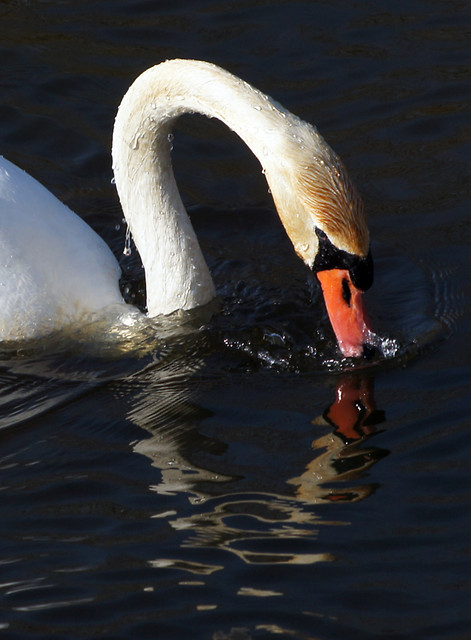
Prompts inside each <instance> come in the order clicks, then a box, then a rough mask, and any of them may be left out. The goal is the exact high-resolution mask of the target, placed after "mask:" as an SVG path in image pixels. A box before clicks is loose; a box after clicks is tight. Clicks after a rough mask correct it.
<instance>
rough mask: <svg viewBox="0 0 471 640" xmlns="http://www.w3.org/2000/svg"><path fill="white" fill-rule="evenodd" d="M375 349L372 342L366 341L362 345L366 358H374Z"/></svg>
mask: <svg viewBox="0 0 471 640" xmlns="http://www.w3.org/2000/svg"><path fill="white" fill-rule="evenodd" d="M377 351H378V350H377V348H376V347H375V346H374V345H372V344H369V343H366V344H364V345H363V357H364V358H366V359H367V360H371V358H374V356H375V355H376V353H377Z"/></svg>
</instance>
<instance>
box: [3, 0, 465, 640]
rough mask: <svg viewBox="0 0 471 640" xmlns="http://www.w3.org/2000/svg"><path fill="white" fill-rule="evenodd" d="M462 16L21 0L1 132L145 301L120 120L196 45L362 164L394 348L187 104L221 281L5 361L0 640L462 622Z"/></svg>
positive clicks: (379, 307) (191, 163)
mask: <svg viewBox="0 0 471 640" xmlns="http://www.w3.org/2000/svg"><path fill="white" fill-rule="evenodd" d="M470 28H471V20H470V17H469V12H468V10H467V5H466V3H465V4H463V3H459V2H454V1H453V2H447V3H445V2H440V1H435V2H433V1H427V2H425V1H424V2H421V1H419V0H417V1H415V0H414V1H413V2H407V3H405V2H396V3H394V4H392V3H390V2H384V1H382V2H363V3H356V4H355V3H354V4H352V3H347V2H343V1H340V0H338V1H336V2H329V3H324V2H284V1H282V0H277V1H276V0H270V1H263V2H262V1H256V0H247V1H246V2H239V3H229V4H228V3H219V2H214V1H209V0H205V1H203V2H199V3H197V6H196V5H195V3H191V2H188V1H185V0H181V1H177V2H174V3H172V4H171V5H169V4H168V3H162V2H130V1H129V0H120V1H119V2H113V3H109V2H102V1H95V2H93V3H92V2H87V1H79V2H74V3H72V2H67V1H66V2H61V3H56V2H47V1H45V2H39V1H30V2H16V1H10V2H4V3H3V4H2V6H1V8H0V35H1V37H0V57H1V61H2V64H1V65H0V78H1V84H0V87H1V90H0V96H1V98H0V116H1V117H0V122H1V127H0V141H1V145H0V152H1V153H2V154H3V155H5V156H6V157H8V158H9V159H10V160H12V161H13V162H15V163H17V164H18V165H20V166H21V167H23V168H24V169H26V170H27V171H28V172H29V173H31V174H32V175H34V176H35V177H36V178H38V179H39V180H40V181H41V182H42V183H44V184H45V185H46V186H47V187H48V188H49V189H51V190H52V191H53V192H54V193H55V194H56V195H58V197H60V198H61V200H63V201H64V202H66V203H67V204H68V205H69V206H71V207H72V208H73V209H74V210H75V211H76V212H77V213H79V214H80V215H81V216H82V217H83V218H84V219H85V220H86V221H87V222H88V223H89V224H90V225H91V226H92V227H93V228H95V229H96V230H97V231H98V232H99V233H100V234H101V235H102V236H103V237H104V238H105V240H106V241H107V242H108V243H109V245H110V246H111V248H112V249H113V251H114V252H115V254H116V256H117V257H119V260H120V262H121V265H122V268H123V272H124V278H123V287H124V289H125V293H126V296H127V298H128V299H129V300H130V301H133V302H135V303H136V304H137V305H142V303H143V299H144V298H143V279H142V271H141V268H140V264H139V259H138V256H137V254H136V252H135V251H134V252H133V253H132V254H131V256H130V257H125V256H123V254H122V252H123V247H124V244H125V225H123V222H122V214H121V211H120V208H119V204H118V201H117V197H116V193H115V188H114V185H113V184H112V172H111V161H110V137H111V131H112V124H113V119H114V114H115V111H116V108H117V105H118V104H119V101H120V99H121V97H122V95H123V93H124V92H125V90H126V88H127V87H128V86H129V84H130V83H131V81H132V80H133V79H134V78H135V77H136V76H137V75H138V74H139V73H140V72H141V71H143V70H144V69H145V68H147V67H148V66H150V65H152V64H155V63H158V62H160V61H162V60H165V59H167V58H172V57H177V56H178V57H192V58H202V59H206V60H210V61H213V62H217V63H218V64H220V65H222V66H224V67H226V68H228V69H229V70H231V71H233V72H234V73H236V74H238V75H240V76H241V77H243V78H244V79H246V80H248V81H250V82H252V83H253V84H255V85H256V86H257V87H259V88H260V89H262V90H263V91H265V92H267V93H269V94H271V95H272V96H273V97H274V98H275V99H277V100H279V101H280V102H282V104H284V105H285V106H286V107H287V108H289V109H290V110H292V111H294V112H295V113H297V114H298V115H300V116H301V117H303V118H304V119H306V120H309V121H310V122H313V123H314V124H316V125H317V126H318V127H319V129H320V131H321V132H322V133H323V134H324V135H325V137H326V138H327V140H328V141H329V143H330V144H331V145H332V146H333V147H334V148H335V150H336V151H337V152H338V153H339V154H340V156H341V157H342V158H343V159H344V161H345V163H346V164H347V166H348V167H349V170H350V172H351V174H352V176H353V177H354V179H355V182H356V184H357V186H358V188H359V190H360V191H361V193H362V195H363V196H364V199H365V202H366V206H367V210H368V214H369V223H370V228H371V234H372V238H373V244H372V246H373V252H374V255H375V259H376V282H375V285H374V287H373V289H372V290H371V291H370V292H369V293H368V306H369V309H370V312H371V316H372V319H373V322H374V324H375V327H376V328H377V330H378V332H379V333H380V334H381V336H383V338H384V341H385V342H384V344H385V345H386V344H387V345H389V350H386V352H385V354H384V357H376V358H374V359H373V360H372V361H370V362H361V363H357V364H354V363H352V362H348V361H342V360H341V359H340V357H339V355H338V353H337V351H336V349H335V344H334V342H333V338H332V334H331V331H330V328H329V326H328V321H327V317H326V313H325V311H324V309H323V306H322V304H321V300H320V296H319V291H318V287H317V285H316V283H315V282H314V281H313V280H312V278H311V277H310V275H309V273H307V272H306V270H305V269H304V267H303V265H302V264H301V263H300V262H299V261H298V259H297V258H296V256H295V255H294V253H293V251H292V248H291V246H290V244H289V241H287V239H286V237H285V235H284V231H283V230H282V228H281V225H280V223H279V221H278V219H277V217H276V214H275V213H274V208H273V203H272V201H271V197H270V194H269V193H268V190H267V186H266V183H265V181H264V178H263V176H262V174H261V171H260V167H259V166H258V163H257V161H256V160H255V159H254V158H253V157H252V156H251V154H250V152H249V151H248V150H247V149H245V147H244V146H243V145H242V143H241V142H240V141H239V140H238V139H237V138H236V137H235V136H234V135H233V134H231V133H230V132H228V131H226V130H225V129H224V127H223V126H222V125H220V124H219V123H217V122H214V121H208V120H205V119H204V118H201V117H196V116H195V117H185V118H184V119H182V121H181V122H180V123H179V126H178V128H177V130H176V132H175V139H174V152H173V153H174V160H175V166H176V175H177V180H178V183H179V186H180V188H181V191H182V196H183V199H184V201H185V203H186V205H187V206H188V208H189V210H190V214H191V217H192V220H193V223H194V225H195V228H196V230H197V233H198V237H199V239H200V241H201V245H202V247H203V250H204V252H205V255H206V257H207V260H208V263H209V265H210V267H211V269H212V272H213V274H214V278H215V282H216V286H217V290H218V294H219V297H218V302H217V304H216V305H215V306H214V307H213V308H211V309H205V310H201V311H198V312H195V313H193V314H190V316H189V317H187V318H184V319H182V318H180V319H178V322H177V320H175V322H176V323H177V324H178V323H183V324H184V325H185V329H186V330H185V331H183V332H180V331H176V330H175V326H176V325H175V324H174V323H173V324H172V323H170V324H168V323H165V322H163V323H160V324H159V323H157V324H155V323H145V322H143V323H142V324H141V323H138V324H139V327H134V329H135V330H134V329H132V328H131V329H130V330H129V331H126V332H122V331H118V330H116V331H114V332H112V333H110V331H109V327H110V324H109V322H111V319H110V318H109V317H108V318H107V319H106V322H108V324H106V322H105V321H104V320H103V319H102V318H95V319H94V320H93V324H92V325H90V326H88V327H82V328H80V329H78V330H76V331H74V332H69V333H67V334H63V335H56V336H53V337H52V338H50V339H47V340H43V341H37V342H34V343H31V344H24V345H21V348H20V349H19V350H18V349H17V348H13V349H12V348H11V345H10V346H9V345H4V346H3V349H2V353H1V354H0V358H1V360H0V425H1V427H2V430H1V431H0V469H1V484H0V487H1V489H2V492H1V494H0V496H1V498H2V499H1V501H0V563H1V580H0V602H1V605H0V625H1V628H2V634H3V635H2V637H5V638H12V639H30V638H31V639H33V638H61V639H66V638H67V639H72V638H97V637H100V638H110V639H117V638H126V639H128V638H138V637H139V638H169V639H170V638H186V637H192V638H198V639H199V638H202V639H203V638H205V639H206V638H208V639H211V640H229V639H230V640H248V639H252V638H263V639H268V638H272V637H277V638H287V639H288V638H296V639H298V640H307V639H310V640H311V639H313V638H316V639H322V640H331V639H337V638H338V639H345V638H349V639H353V640H355V639H356V638H358V639H360V638H361V639H362V640H363V639H364V638H380V637H389V638H398V639H399V638H400V639H406V638H414V639H415V638H427V639H429V638H437V639H438V638H440V639H442V638H447V640H448V639H456V640H458V639H462V638H463V639H464V638H467V637H468V635H469V624H470V622H471V620H470V614H469V598H470V591H471V590H470V583H469V574H470V545H469V538H470V534H471V517H470V513H471V511H470V509H471V485H470V480H469V478H470V475H471V474H470V463H469V457H470V456H469V453H470V445H468V443H467V440H466V438H467V435H468V433H467V432H468V429H469V423H470V420H469V411H470V406H471V405H470V392H469V390H470V383H471V367H470V361H471V351H470V347H469V344H470V330H469V327H470V304H469V300H470V293H471V292H470V285H469V272H470V266H471V265H470V257H469V256H470V243H471V235H470V225H469V222H468V218H469V188H468V183H469V165H470V160H471V154H470V145H469V133H470V125H469V121H470V110H469V95H470V86H471V82H470V80H471V79H470V65H469V62H470V60H469V33H470ZM113 326H115V328H116V325H113ZM387 341H388V342H387Z"/></svg>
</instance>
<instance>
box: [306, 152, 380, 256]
mask: <svg viewBox="0 0 471 640" xmlns="http://www.w3.org/2000/svg"><path fill="white" fill-rule="evenodd" d="M295 182H296V188H297V192H298V196H299V198H300V200H301V202H302V203H303V205H304V206H305V207H306V209H308V210H310V211H311V212H312V214H313V215H314V217H315V219H316V222H317V226H318V227H319V228H320V229H322V231H324V232H325V233H326V234H327V235H328V236H329V238H330V239H331V241H332V242H333V243H334V244H335V245H336V246H337V247H338V248H339V249H342V250H344V251H348V252H349V253H354V254H357V255H359V256H361V257H364V256H366V255H367V253H368V250H369V233H368V227H367V224H366V215H365V210H364V206H363V201H362V199H361V197H360V195H359V193H358V191H357V190H356V188H355V186H354V184H353V182H352V181H351V180H350V178H349V176H348V173H347V171H346V169H345V167H344V165H343V164H342V162H341V161H340V159H339V158H338V157H337V156H336V155H335V154H332V155H330V157H328V159H324V158H322V157H317V156H316V157H314V158H313V159H312V160H311V161H310V163H309V164H306V165H303V166H301V167H299V168H298V171H297V172H296V177H295Z"/></svg>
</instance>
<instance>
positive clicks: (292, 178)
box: [267, 119, 374, 357]
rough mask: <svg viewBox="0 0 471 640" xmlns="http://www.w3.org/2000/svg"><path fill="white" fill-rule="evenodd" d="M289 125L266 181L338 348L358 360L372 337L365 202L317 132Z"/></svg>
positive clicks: (370, 265) (301, 124)
mask: <svg viewBox="0 0 471 640" xmlns="http://www.w3.org/2000/svg"><path fill="white" fill-rule="evenodd" d="M293 127H294V128H295V130H296V134H294V135H292V137H291V139H290V140H289V141H288V143H287V144H286V148H285V154H284V160H283V161H282V163H281V164H278V165H277V166H274V167H273V171H267V179H268V181H269V184H270V188H271V191H272V194H273V198H274V200H275V204H276V206H277V209H278V213H279V215H280V218H281V220H282V222H283V224H284V226H285V229H286V231H287V233H288V235H289V236H290V238H291V241H292V242H293V245H294V248H295V250H296V253H297V254H298V255H299V256H300V258H302V260H303V261H304V262H305V263H306V264H307V265H308V266H309V268H310V269H312V270H313V272H314V273H315V274H316V275H317V278H318V279H319V281H320V283H321V286H322V291H323V294H324V300H325V304H326V307H327V312H328V314H329V318H330V322H331V324H332V328H333V330H334V332H335V335H336V337H337V341H338V344H339V348H340V350H341V351H342V353H343V355H345V356H348V357H358V356H362V355H365V354H367V353H368V352H369V351H371V349H370V348H369V347H368V345H371V344H372V343H373V338H374V334H373V333H372V331H371V327H370V324H369V320H368V317H367V314H366V310H365V307H364V302H363V292H364V291H366V289H368V288H369V287H370V286H371V285H372V283H373V261H372V258H371V252H370V246H369V244H370V243H369V232H368V227H367V224H366V215H365V211H364V206H363V202H362V200H361V198H360V196H359V194H358V192H357V190H356V188H355V186H354V185H353V183H352V181H351V180H350V178H349V176H348V174H347V171H346V169H345V167H344V165H343V163H342V161H341V160H340V158H339V157H338V156H337V155H336V154H335V153H334V152H333V151H332V149H331V148H330V147H329V146H328V145H327V143H326V142H325V141H324V140H323V138H322V137H321V136H320V135H319V134H318V132H317V130H315V129H314V128H313V127H311V126H310V125H307V124H306V123H304V122H302V121H299V120H297V119H296V121H295V122H293ZM293 139H294V141H295V143H294V144H293Z"/></svg>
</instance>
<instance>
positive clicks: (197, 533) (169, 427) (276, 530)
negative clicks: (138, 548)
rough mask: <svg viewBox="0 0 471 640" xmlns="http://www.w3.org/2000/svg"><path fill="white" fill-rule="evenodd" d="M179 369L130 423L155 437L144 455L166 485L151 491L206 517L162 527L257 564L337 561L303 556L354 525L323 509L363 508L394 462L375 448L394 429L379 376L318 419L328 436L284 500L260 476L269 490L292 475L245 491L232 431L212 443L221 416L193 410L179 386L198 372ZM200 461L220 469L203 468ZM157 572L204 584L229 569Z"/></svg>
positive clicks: (339, 389)
mask: <svg viewBox="0 0 471 640" xmlns="http://www.w3.org/2000/svg"><path fill="white" fill-rule="evenodd" d="M172 369H173V371H172V372H169V370H168V369H167V368H165V371H164V377H162V376H163V372H162V370H161V369H160V370H152V371H150V372H149V373H148V379H147V380H146V385H145V391H144V392H143V393H142V394H141V395H139V394H137V396H136V397H135V398H134V400H133V407H132V409H131V410H130V411H129V412H128V415H127V417H128V419H130V420H132V421H133V422H134V423H136V424H138V425H139V426H141V427H143V428H145V429H146V430H147V431H149V432H150V433H151V434H152V435H151V437H150V438H146V439H143V440H140V441H138V442H136V443H135V444H134V445H133V449H134V451H135V452H137V453H140V454H143V455H145V456H147V457H148V458H149V459H150V460H151V462H152V465H154V466H155V467H157V468H159V469H160V470H161V474H162V479H161V482H160V483H159V484H157V485H152V486H151V487H150V489H151V490H152V491H155V492H156V493H158V494H162V495H176V494H178V493H183V494H185V495H187V496H188V498H189V500H190V503H191V504H193V505H194V506H195V507H196V509H195V510H194V511H193V512H192V513H191V514H190V515H185V516H183V517H178V515H177V513H176V512H172V511H171V512H164V513H156V514H154V515H153V516H152V517H155V518H167V519H168V522H169V524H170V525H171V526H172V527H173V529H175V530H176V531H179V532H185V537H184V541H183V543H182V547H183V548H212V549H214V548H218V549H220V550H225V551H229V552H231V553H234V554H235V555H237V556H238V557H239V558H240V559H242V560H243V561H244V562H246V563H249V564H312V563H316V562H326V561H332V560H334V557H333V556H332V555H331V554H330V553H329V552H328V551H321V552H319V553H312V552H300V551H297V550H295V549H297V548H298V547H299V541H300V540H302V539H307V540H311V541H312V539H313V538H315V537H316V535H317V529H318V527H320V526H327V525H328V526H336V525H339V526H342V525H348V522H336V521H332V520H329V519H328V518H326V517H325V516H326V515H327V514H326V512H325V511H323V512H322V513H323V515H320V514H319V513H317V512H316V510H315V507H316V506H317V505H325V504H327V503H328V502H336V503H338V502H352V501H358V500H363V499H365V498H367V497H368V496H370V495H371V494H372V493H373V492H374V491H375V489H376V488H377V485H376V484H375V483H373V482H369V483H365V482H359V481H360V480H364V479H365V478H366V477H367V475H368V473H367V472H368V471H369V470H370V468H371V467H372V466H373V465H374V464H375V463H376V462H378V461H379V460H381V459H382V458H383V457H384V456H385V455H387V451H384V450H382V449H379V448H375V447H372V446H370V445H369V444H367V442H368V441H369V440H370V439H371V438H372V437H373V436H374V434H375V432H376V425H377V424H378V423H379V422H382V421H383V420H384V414H383V413H382V412H381V411H379V410H377V409H376V406H375V398H374V390H373V377H372V374H367V375H364V374H361V373H360V374H353V373H351V374H347V375H343V376H341V377H340V378H339V380H338V382H337V386H336V390H335V399H334V400H333V402H332V403H331V404H330V405H329V406H328V407H327V409H326V410H325V412H324V414H323V416H321V417H317V418H313V421H312V422H313V424H314V425H316V427H319V426H321V425H322V426H324V431H325V432H324V433H323V434H322V435H320V436H318V437H316V438H315V439H314V441H313V442H312V445H311V454H310V456H311V460H310V461H309V462H308V464H307V465H306V466H305V468H304V469H299V475H297V476H296V477H286V478H285V479H284V486H285V492H284V493H267V492H260V491H257V490H256V487H257V476H258V475H259V474H262V475H264V476H265V478H264V480H265V483H266V482H268V483H269V482H270V476H271V475H272V474H274V473H280V472H281V473H283V470H282V469H276V468H275V469H274V468H266V469H263V468H261V469H258V470H255V471H254V472H252V479H251V480H252V483H253V489H252V490H250V488H247V487H246V488H244V490H242V491H240V490H238V481H239V480H241V479H242V477H243V475H244V473H246V471H245V470H243V469H242V467H241V469H240V472H239V473H237V468H232V469H231V474H230V475H228V474H227V472H226V470H225V466H224V454H225V453H226V452H227V450H228V448H229V447H230V443H228V442H225V440H224V435H225V433H224V430H223V429H221V430H220V432H219V437H218V438H214V437H208V436H205V435H204V421H205V420H206V419H208V418H210V417H213V414H212V413H211V412H210V411H208V410H207V409H204V408H202V407H201V406H199V405H198V404H197V402H196V401H195V402H192V400H193V398H192V392H191V384H185V385H183V386H182V385H181V384H179V376H181V375H183V373H186V374H188V371H186V372H183V371H180V372H178V371H177V368H176V363H175V362H173V363H172ZM195 371H196V369H195ZM169 374H171V376H170V377H169ZM162 383H163V384H162ZM326 426H327V427H328V429H327V430H326V429H325V427H326ZM267 435H269V434H267ZM202 452H204V455H202ZM300 453H301V452H300ZM302 453H304V452H302ZM300 457H303V456H302V455H300ZM197 458H200V459H206V460H209V461H210V462H209V464H207V465H206V466H204V465H202V464H197V463H196V462H195V459H197ZM250 484H251V482H250V479H249V482H248V486H249V487H250ZM273 484H275V483H273ZM276 484H278V485H279V478H278V479H277V482H276ZM280 548H281V550H279V549H280ZM150 563H151V565H152V566H153V567H159V568H164V567H173V568H178V569H182V570H186V571H188V572H190V573H193V574H201V575H206V574H210V573H212V572H214V571H218V570H222V569H223V568H224V567H223V566H222V565H220V564H205V563H201V562H195V561H194V560H193V559H192V560H187V559H183V558H177V557H174V558H168V557H165V558H154V559H152V560H151V561H150Z"/></svg>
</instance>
